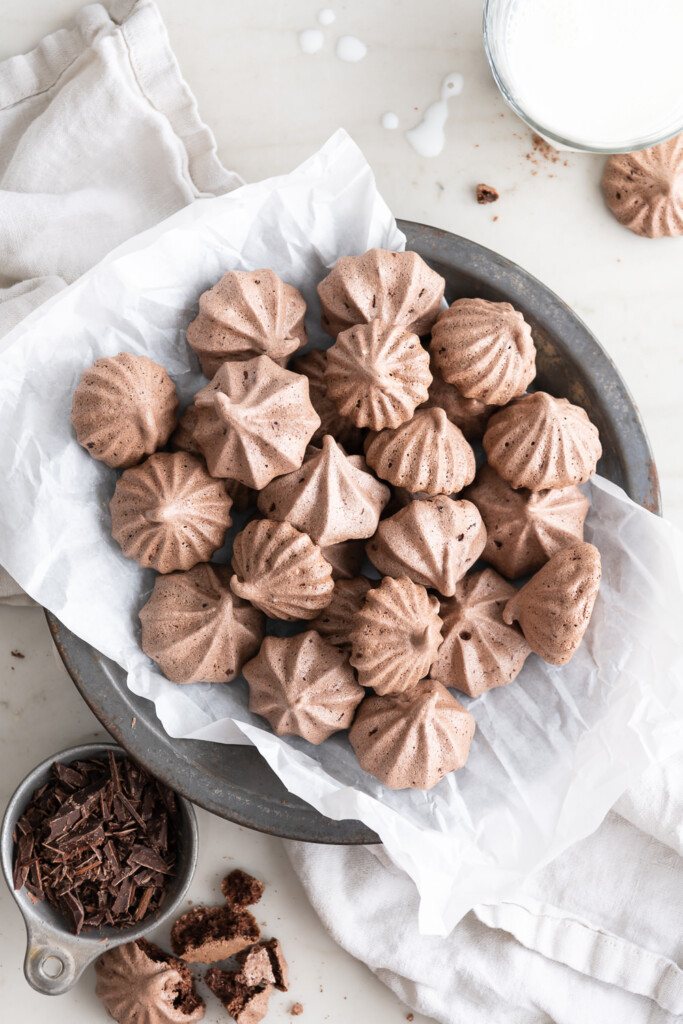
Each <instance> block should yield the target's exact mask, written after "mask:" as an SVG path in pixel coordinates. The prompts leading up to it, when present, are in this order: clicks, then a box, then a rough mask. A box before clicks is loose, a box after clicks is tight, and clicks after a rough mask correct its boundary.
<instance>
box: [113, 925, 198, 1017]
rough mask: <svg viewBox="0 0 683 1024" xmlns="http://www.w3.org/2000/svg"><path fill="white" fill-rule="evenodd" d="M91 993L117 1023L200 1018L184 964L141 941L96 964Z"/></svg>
mask: <svg viewBox="0 0 683 1024" xmlns="http://www.w3.org/2000/svg"><path fill="white" fill-rule="evenodd" d="M95 974H96V976H97V984H96V986H95V995H97V996H98V997H99V999H101V1001H102V1004H103V1006H104V1008H105V1010H106V1011H107V1013H108V1014H109V1016H110V1017H113V1019H114V1020H115V1021H117V1022H118V1024H193V1022H194V1021H199V1020H201V1019H202V1018H203V1016H204V1010H205V1007H204V1000H203V999H202V998H201V996H199V995H197V992H196V990H195V986H194V978H193V977H192V975H191V974H190V971H189V968H188V967H187V964H185V963H184V962H183V961H182V960H179V959H177V958H176V957H174V956H171V955H170V953H165V952H164V951H163V949H160V948H159V946H156V945H154V943H152V942H147V940H146V939H138V940H137V941H136V942H127V943H126V944H125V945H123V946H117V947H116V948H115V949H109V950H107V952H106V953H104V954H103V955H102V956H101V957H100V958H99V959H98V960H96V962H95Z"/></svg>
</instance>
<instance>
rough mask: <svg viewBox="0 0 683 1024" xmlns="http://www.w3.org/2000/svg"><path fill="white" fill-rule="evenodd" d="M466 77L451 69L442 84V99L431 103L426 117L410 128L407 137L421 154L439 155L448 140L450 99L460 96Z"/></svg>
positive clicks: (425, 113) (425, 114) (426, 111)
mask: <svg viewBox="0 0 683 1024" xmlns="http://www.w3.org/2000/svg"><path fill="white" fill-rule="evenodd" d="M464 84H465V79H464V78H463V76H462V75H461V74H460V72H459V71H451V73H450V74H449V75H446V77H445V78H444V80H443V82H442V84H441V99H439V100H437V101H436V103H430V105H429V106H428V107H427V109H426V110H425V112H424V117H423V118H422V120H421V121H420V123H419V124H418V125H417V126H416V127H415V128H410V129H409V130H408V131H407V132H406V133H405V135H406V138H407V140H408V142H409V143H410V145H411V146H412V147H413V149H414V150H415V152H416V153H419V154H420V156H438V155H439V153H440V152H441V150H442V149H443V147H444V144H445V142H446V133H445V131H444V127H445V125H446V121H447V120H448V101H449V99H451V97H452V96H459V95H460V93H461V92H462V90H463V86H464Z"/></svg>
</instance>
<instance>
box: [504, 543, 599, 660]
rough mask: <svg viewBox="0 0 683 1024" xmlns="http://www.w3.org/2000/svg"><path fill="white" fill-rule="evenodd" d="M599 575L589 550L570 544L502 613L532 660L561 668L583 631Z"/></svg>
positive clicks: (594, 553) (594, 555) (592, 550)
mask: <svg viewBox="0 0 683 1024" xmlns="http://www.w3.org/2000/svg"><path fill="white" fill-rule="evenodd" d="M601 575H602V570H601V561H600V552H599V551H598V549H597V548H596V547H594V545H593V544H586V543H585V542H584V543H581V544H574V545H573V546H572V547H570V548H563V549H562V551H558V552H557V554H555V555H553V556H552V558H551V559H550V561H549V562H546V564H545V565H544V566H543V568H542V569H539V570H538V572H537V573H536V575H535V576H532V577H531V579H530V580H529V582H528V583H527V584H525V586H523V587H522V589H521V590H518V591H517V593H516V594H515V595H514V597H511V598H510V600H509V601H508V603H507V604H506V605H505V608H504V609H503V620H504V621H505V622H507V623H508V624H510V625H511V624H512V623H513V622H514V621H515V620H516V621H517V622H519V624H520V626H521V627H522V632H523V633H524V636H525V638H526V640H527V643H528V644H529V647H530V648H531V650H532V651H534V653H535V654H538V655H539V656H540V657H541V658H543V660H544V661H547V662H549V663H550V664H551V665H565V664H566V663H567V662H568V661H569V659H570V658H571V657H572V656H573V655H574V653H575V652H576V649H577V647H578V646H579V644H580V643H581V640H582V639H583V635H584V633H585V632H586V629H587V628H588V623H589V622H590V618H591V615H592V613H593V605H594V604H595V599H596V597H597V596H598V589H599V587H600V577H601Z"/></svg>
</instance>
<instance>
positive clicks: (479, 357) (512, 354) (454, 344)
mask: <svg viewBox="0 0 683 1024" xmlns="http://www.w3.org/2000/svg"><path fill="white" fill-rule="evenodd" d="M430 351H431V353H432V357H433V359H434V362H435V364H436V368H437V369H438V371H439V373H440V374H441V376H442V377H443V379H444V380H445V381H446V382H447V383H448V384H455V386H456V387H457V389H458V391H460V393H461V394H462V395H464V396H465V398H476V399H478V400H479V401H480V402H485V403H486V404H487V405H506V404H507V402H509V401H510V400H511V399H513V398H517V397H518V396H519V395H523V394H524V392H525V391H526V389H527V387H528V386H529V384H530V383H531V381H532V380H533V379H534V377H535V376H536V347H535V345H534V343H533V341H532V338H531V328H530V327H529V325H528V323H527V322H526V321H525V319H524V317H523V316H522V314H521V313H520V312H519V311H518V310H516V309H514V308H513V307H512V306H511V305H510V303H509V302H488V301H487V300H486V299H457V300H456V301H455V302H454V303H453V305H452V306H451V307H450V309H444V310H442V311H441V313H439V316H438V319H437V321H436V323H435V324H434V327H433V329H432V344H431V348H430Z"/></svg>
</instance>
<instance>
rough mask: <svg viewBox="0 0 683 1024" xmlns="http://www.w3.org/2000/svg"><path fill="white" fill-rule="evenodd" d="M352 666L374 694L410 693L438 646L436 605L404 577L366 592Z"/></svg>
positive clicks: (355, 623)
mask: <svg viewBox="0 0 683 1024" xmlns="http://www.w3.org/2000/svg"><path fill="white" fill-rule="evenodd" d="M350 638H351V652H352V653H351V658H350V661H351V664H352V665H353V667H354V668H355V669H356V671H357V672H358V679H359V681H360V683H361V685H362V686H371V687H372V688H373V689H374V690H375V692H376V693H378V694H387V693H401V692H403V691H404V690H409V689H410V688H411V687H413V686H414V685H415V684H416V683H417V682H418V681H419V680H420V679H424V677H425V676H426V675H427V674H428V673H429V670H430V668H431V666H432V663H433V662H434V660H435V658H436V653H437V651H438V649H439V644H440V643H441V619H440V618H439V602H438V601H437V599H436V598H435V597H431V596H430V595H429V594H428V593H427V591H426V590H425V588H424V587H421V586H419V584H417V583H413V582H412V580H409V579H408V577H407V576H402V577H400V579H393V578H392V577H391V576H385V578H384V579H383V580H382V582H381V584H380V585H379V587H376V588H375V589H373V590H369V591H368V593H367V596H366V598H365V603H364V604H363V607H362V608H361V610H360V611H359V612H357V614H356V615H355V617H354V620H353V628H352V629H351V634H350Z"/></svg>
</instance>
